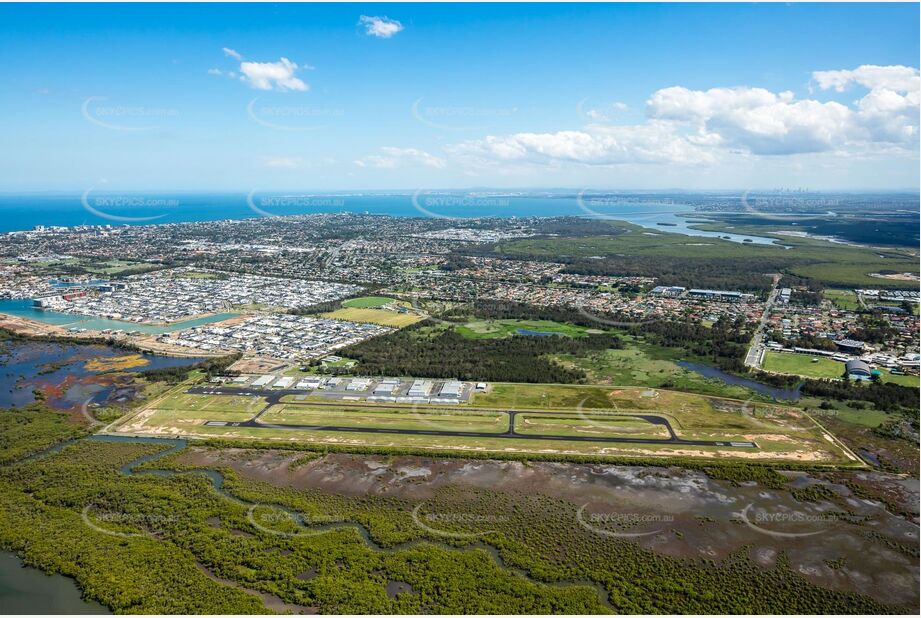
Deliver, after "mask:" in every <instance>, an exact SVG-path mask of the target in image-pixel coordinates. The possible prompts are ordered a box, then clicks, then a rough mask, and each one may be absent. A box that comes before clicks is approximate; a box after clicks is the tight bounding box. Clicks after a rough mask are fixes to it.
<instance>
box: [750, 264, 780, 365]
mask: <svg viewBox="0 0 921 618" xmlns="http://www.w3.org/2000/svg"><path fill="white" fill-rule="evenodd" d="M781 276H782V275H775V276H774V286H773V287H772V288H771V293H770V294H768V299H767V302H766V303H765V304H764V313H762V314H761V319H760V320H759V321H758V328H757V329H756V330H755V336H754V337H752V344H751V347H749V348H748V354H746V355H745V366H746V367H752V368H754V369H760V368H761V359H762V357H763V356H764V329H765V327H766V326H767V322H768V319H769V318H770V317H771V309H773V308H774V303H775V302H776V301H777V295H778V294H779V293H780V288H779V287H778V286H779V284H780V279H781Z"/></svg>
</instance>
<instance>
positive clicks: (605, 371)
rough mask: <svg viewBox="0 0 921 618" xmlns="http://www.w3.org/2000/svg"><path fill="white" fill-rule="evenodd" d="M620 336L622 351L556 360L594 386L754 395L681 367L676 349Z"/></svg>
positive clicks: (723, 395)
mask: <svg viewBox="0 0 921 618" xmlns="http://www.w3.org/2000/svg"><path fill="white" fill-rule="evenodd" d="M620 337H621V339H623V340H624V341H625V343H626V344H627V346H626V347H625V348H623V349H607V350H597V351H591V352H587V353H585V354H582V355H579V356H573V355H559V356H556V357H554V358H555V360H556V361H557V362H559V363H560V364H562V365H564V366H567V367H574V368H578V369H581V370H583V371H585V372H586V374H588V379H589V381H590V382H592V383H593V384H617V385H631V386H650V387H654V388H669V389H675V390H682V391H689V392H694V393H703V394H705V395H715V396H718V397H735V398H738V399H748V398H749V397H753V396H755V393H754V392H753V391H750V390H748V389H746V388H744V387H741V386H733V385H730V384H726V383H725V382H723V381H721V380H715V379H709V378H705V377H704V376H702V375H700V374H698V373H695V372H693V371H688V370H687V369H684V368H682V367H679V366H678V364H677V363H676V362H675V360H676V358H675V357H676V356H677V352H676V351H675V350H672V349H667V348H659V347H656V346H650V345H648V344H645V343H643V342H641V341H635V340H633V339H631V338H630V337H629V336H627V335H621V336H620ZM758 398H759V399H760V397H758Z"/></svg>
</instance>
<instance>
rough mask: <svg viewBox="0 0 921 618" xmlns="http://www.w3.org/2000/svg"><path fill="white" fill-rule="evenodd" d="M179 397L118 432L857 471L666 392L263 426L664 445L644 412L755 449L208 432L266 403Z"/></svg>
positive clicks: (290, 419) (806, 444) (712, 402)
mask: <svg viewBox="0 0 921 618" xmlns="http://www.w3.org/2000/svg"><path fill="white" fill-rule="evenodd" d="M184 388H186V387H185V386H184V387H182V388H180V389H174V390H173V391H171V392H170V393H167V395H165V396H164V397H162V398H160V399H158V400H154V401H153V402H152V403H150V404H148V405H147V406H146V407H144V408H142V409H140V410H139V411H138V412H136V413H135V414H134V416H132V417H130V418H128V419H126V420H125V421H124V422H123V423H122V424H121V425H120V428H119V431H121V432H124V433H140V434H153V435H169V436H188V437H225V438H247V439H265V440H282V441H288V442H290V441H304V442H309V443H314V444H317V443H324V444H337V445H353V446H356V447H361V446H364V447H371V446H374V447H380V446H383V447H393V448H414V449H436V450H459V451H478V452H496V453H503V452H515V453H528V452H530V453H535V454H537V453H539V454H542V455H553V454H555V453H556V454H561V455H563V454H595V455H612V456H627V457H640V458H643V457H658V456H670V457H703V458H718V459H721V460H722V459H730V460H732V459H738V460H747V461H753V460H754V461H777V462H784V461H786V462H791V461H796V462H813V463H826V464H840V465H848V464H849V465H856V464H857V462H856V461H854V460H851V459H850V456H849V455H848V454H847V452H846V451H845V450H844V449H842V448H841V447H840V445H839V444H838V443H837V442H836V441H835V440H834V439H833V438H832V437H831V436H829V435H827V434H826V433H825V431H824V430H822V429H821V427H819V426H818V425H816V424H815V422H814V421H813V420H812V419H811V418H809V417H808V416H807V415H805V414H804V413H803V412H802V411H801V410H798V409H796V408H787V407H782V406H774V405H768V404H763V403H753V402H751V401H744V400H742V401H740V400H732V399H720V398H715V397H707V396H704V395H696V394H690V393H682V392H678V391H670V390H663V389H653V388H637V387H632V388H631V387H619V388H618V387H610V386H598V385H594V386H590V385H555V384H537V385H535V384H502V383H499V384H493V385H492V386H491V388H490V391H489V392H486V393H478V394H477V395H476V396H475V397H474V399H473V401H472V402H471V403H470V404H461V405H459V406H457V407H456V408H455V407H451V408H449V409H446V408H444V407H441V408H439V407H438V406H437V405H424V406H411V405H400V404H366V405H357V406H348V405H336V404H335V403H332V402H328V401H326V402H323V403H322V405H305V404H302V403H297V402H291V401H286V402H282V403H279V404H276V405H274V406H272V407H270V408H268V409H267V410H265V412H263V414H262V415H261V416H260V417H259V421H260V422H262V423H265V424H273V423H277V424H292V425H317V426H324V425H325V426H342V427H350V428H368V429H372V428H377V429H388V428H399V429H411V430H422V431H439V430H441V431H470V432H476V433H484V434H489V433H503V432H505V430H506V429H507V428H508V423H509V414H508V410H509V409H517V410H525V411H524V412H519V413H518V414H517V418H516V430H517V431H520V432H521V433H522V434H533V435H541V434H542V435H559V436H579V437H593V436H597V437H624V436H628V437H642V438H655V439H663V438H666V437H667V434H666V433H665V429H664V428H663V427H660V426H657V425H655V424H653V423H650V422H647V421H646V420H644V419H639V418H636V417H635V416H631V415H636V414H639V413H643V414H654V415H656V416H660V417H663V418H665V419H667V420H668V421H669V422H670V423H671V425H672V427H673V428H674V430H675V432H676V433H677V434H678V436H679V437H680V438H684V439H688V440H712V441H727V442H729V441H740V442H741V441H751V442H755V443H756V444H757V448H754V449H753V448H739V447H731V446H723V447H719V446H710V445H705V446H690V445H685V444H680V443H675V444H668V443H663V444H642V443H640V444H630V443H614V442H603V441H597V442H596V441H576V440H572V441H569V440H553V441H547V440H537V439H528V438H527V437H521V438H517V437H516V438H509V437H506V438H500V437H494V436H441V435H437V434H432V433H430V434H425V435H413V434H387V433H373V432H355V431H348V432H337V431H335V430H325V431H322V430H321V431H317V430H311V429H285V428H280V427H274V428H273V427H233V426H208V425H205V423H206V422H207V421H225V422H229V423H232V422H240V421H244V420H248V419H249V418H252V417H253V416H254V415H255V414H256V413H257V412H259V411H261V410H262V409H263V408H264V407H265V406H266V405H268V404H267V402H265V401H264V400H263V399H261V398H259V397H244V396H232V395H189V394H185V393H184V392H182V389H184ZM529 410H533V412H531V411H529Z"/></svg>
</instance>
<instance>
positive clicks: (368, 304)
mask: <svg viewBox="0 0 921 618" xmlns="http://www.w3.org/2000/svg"><path fill="white" fill-rule="evenodd" d="M392 302H396V300H395V299H393V298H388V297H387V296H361V297H359V298H350V299H348V300H344V301H342V306H343V307H355V308H357V309H371V308H373V307H382V306H384V305H389V304H390V303H392Z"/></svg>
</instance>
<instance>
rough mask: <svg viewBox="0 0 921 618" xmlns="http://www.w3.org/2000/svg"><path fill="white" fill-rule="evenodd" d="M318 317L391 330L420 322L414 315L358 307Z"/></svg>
mask: <svg viewBox="0 0 921 618" xmlns="http://www.w3.org/2000/svg"><path fill="white" fill-rule="evenodd" d="M320 316H321V317H324V318H331V319H333V320H348V321H349V322H361V323H364V324H377V325H378V326H390V327H392V328H403V327H404V326H409V325H410V324H415V323H416V322H419V321H420V320H422V318H421V317H420V316H418V315H416V314H415V313H410V312H405V313H400V312H398V311H390V310H388V309H366V308H359V307H346V308H343V309H337V310H336V311H332V312H330V313H322V314H320Z"/></svg>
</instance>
